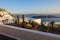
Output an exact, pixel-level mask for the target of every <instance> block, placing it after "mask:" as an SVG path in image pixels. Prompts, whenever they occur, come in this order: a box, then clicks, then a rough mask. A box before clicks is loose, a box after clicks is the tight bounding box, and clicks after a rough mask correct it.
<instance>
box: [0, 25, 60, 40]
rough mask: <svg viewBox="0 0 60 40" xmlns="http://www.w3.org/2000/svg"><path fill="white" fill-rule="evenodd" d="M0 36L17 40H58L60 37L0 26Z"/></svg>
mask: <svg viewBox="0 0 60 40" xmlns="http://www.w3.org/2000/svg"><path fill="white" fill-rule="evenodd" d="M0 34H3V35H6V36H9V37H12V38H15V39H17V40H60V35H57V34H52V33H46V32H41V31H37V30H29V29H24V28H20V27H14V26H9V25H1V24H0Z"/></svg>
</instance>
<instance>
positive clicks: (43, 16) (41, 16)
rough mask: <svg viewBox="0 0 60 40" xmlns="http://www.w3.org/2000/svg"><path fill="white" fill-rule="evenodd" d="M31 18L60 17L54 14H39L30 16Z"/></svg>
mask: <svg viewBox="0 0 60 40" xmlns="http://www.w3.org/2000/svg"><path fill="white" fill-rule="evenodd" d="M31 18H60V17H58V16H54V15H40V16H32V17H31Z"/></svg>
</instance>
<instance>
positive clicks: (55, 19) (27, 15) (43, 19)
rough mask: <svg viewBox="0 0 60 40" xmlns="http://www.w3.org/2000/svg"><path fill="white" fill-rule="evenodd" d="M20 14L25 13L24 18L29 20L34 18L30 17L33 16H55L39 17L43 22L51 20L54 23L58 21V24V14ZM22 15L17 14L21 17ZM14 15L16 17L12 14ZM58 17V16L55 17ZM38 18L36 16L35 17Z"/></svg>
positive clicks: (59, 15) (59, 19)
mask: <svg viewBox="0 0 60 40" xmlns="http://www.w3.org/2000/svg"><path fill="white" fill-rule="evenodd" d="M22 15H25V17H26V20H27V21H28V20H30V19H36V18H32V17H33V16H49V15H50V16H55V17H54V18H53V17H51V18H46V17H45V18H39V19H41V20H42V21H43V22H51V21H55V22H56V23H59V24H60V14H22ZM22 15H21V14H20V15H19V16H20V17H22ZM14 17H17V16H14ZM57 17H59V18H57ZM37 19H38V18H37Z"/></svg>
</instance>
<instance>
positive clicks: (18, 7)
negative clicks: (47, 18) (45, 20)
mask: <svg viewBox="0 0 60 40" xmlns="http://www.w3.org/2000/svg"><path fill="white" fill-rule="evenodd" d="M0 8H4V9H6V10H8V11H9V12H11V13H25V14H26V13H40V14H41V13H45V14H46V13H48V14H49V13H53V14H56V13H57V14H59V13H60V0H0Z"/></svg>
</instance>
